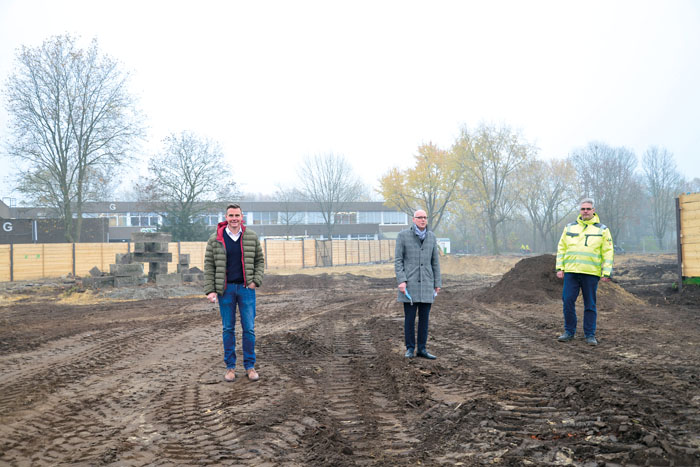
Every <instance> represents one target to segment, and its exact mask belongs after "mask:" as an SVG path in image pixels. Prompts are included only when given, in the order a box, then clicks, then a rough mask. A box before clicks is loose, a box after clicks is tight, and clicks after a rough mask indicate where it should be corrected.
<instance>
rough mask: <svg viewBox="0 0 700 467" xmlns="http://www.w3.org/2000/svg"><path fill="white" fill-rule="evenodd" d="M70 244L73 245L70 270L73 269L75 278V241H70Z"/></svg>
mask: <svg viewBox="0 0 700 467" xmlns="http://www.w3.org/2000/svg"><path fill="white" fill-rule="evenodd" d="M72 246H73V248H72V250H73V255H72V256H73V268H72V271H73V278H75V242H73V243H72Z"/></svg>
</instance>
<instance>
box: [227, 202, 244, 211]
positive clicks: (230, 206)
mask: <svg viewBox="0 0 700 467" xmlns="http://www.w3.org/2000/svg"><path fill="white" fill-rule="evenodd" d="M229 209H241V205H240V204H238V203H231V204H229V205H228V206H226V211H224V212H228V210H229ZM241 212H243V209H241Z"/></svg>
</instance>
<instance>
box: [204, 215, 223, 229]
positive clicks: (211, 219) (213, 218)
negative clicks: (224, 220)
mask: <svg viewBox="0 0 700 467" xmlns="http://www.w3.org/2000/svg"><path fill="white" fill-rule="evenodd" d="M220 218H221V217H220V215H219V214H205V215H204V223H205V224H206V225H208V226H209V227H215V226H216V225H218V224H219V222H220V220H219V219H220Z"/></svg>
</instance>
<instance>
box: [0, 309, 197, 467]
mask: <svg viewBox="0 0 700 467" xmlns="http://www.w3.org/2000/svg"><path fill="white" fill-rule="evenodd" d="M204 321H206V322H208V321H209V319H208V318H205V317H202V318H199V317H194V319H192V317H189V319H185V318H182V319H180V318H176V319H173V320H171V321H169V322H168V323H160V322H159V323H155V324H154V325H152V326H153V327H145V328H143V327H142V328H139V329H138V330H136V331H134V330H126V329H125V330H122V331H120V332H117V333H116V335H114V330H111V331H109V334H110V335H113V337H111V338H108V339H103V340H102V341H100V337H101V336H102V335H103V334H104V333H93V334H92V335H91V336H88V337H87V338H86V337H85V336H83V337H81V338H80V339H79V342H78V343H77V344H75V345H69V346H67V347H69V350H68V351H67V353H63V350H64V347H63V346H61V345H60V342H59V346H58V347H51V348H52V349H53V350H54V351H56V352H59V358H58V359H57V360H60V361H63V360H66V363H64V364H62V365H56V366H57V367H58V368H60V370H61V372H60V373H58V376H60V377H57V378H55V379H53V380H51V381H49V383H51V384H49V385H48V386H47V387H44V386H40V387H39V389H38V390H35V391H29V393H30V394H31V396H29V397H31V401H30V402H31V404H32V410H31V411H32V412H33V413H35V415H33V416H32V417H31V418H24V419H22V420H20V421H13V420H12V417H3V419H2V422H3V423H2V426H1V427H0V434H1V437H2V439H3V442H2V444H1V445H0V461H3V460H4V461H8V462H17V461H18V460H20V459H32V464H35V465H46V464H55V463H63V462H76V463H88V464H95V463H108V462H112V461H114V460H116V458H117V456H118V454H119V452H121V451H122V450H124V449H127V448H128V446H129V445H130V444H131V441H130V440H129V439H128V437H127V436H125V435H124V432H125V430H126V429H131V428H130V427H132V426H134V425H141V424H142V423H139V421H140V420H139V419H140V418H142V415H143V413H144V412H147V411H148V402H149V400H150V399H151V398H152V397H153V396H154V394H155V393H156V391H157V389H156V388H157V387H158V384H159V383H161V382H162V381H163V380H164V379H167V374H168V373H169V372H170V371H172V369H173V363H172V361H169V360H168V358H171V359H172V355H171V354H172V348H171V346H173V345H176V346H177V345H182V348H187V349H190V348H197V346H199V345H201V343H202V342H201V340H202V339H201V337H197V335H196V333H195V335H194V336H190V335H189V334H190V330H191V328H194V329H195V331H196V329H197V327H198V326H200V323H201V322H204ZM164 331H166V332H169V333H170V335H169V339H168V340H167V342H166V341H164V340H163V339H162V335H161V334H159V333H162V332H164ZM96 341H97V342H99V345H98V344H97V342H96ZM95 347H102V349H97V350H95ZM76 349H77V350H76ZM40 354H41V355H43V354H44V352H43V351H42V352H40ZM95 355H97V356H95ZM179 359H180V360H182V356H180V357H179ZM37 360H40V359H32V360H31V363H32V364H34V365H36V366H39V368H43V367H44V366H48V367H49V368H53V367H52V366H51V363H52V362H51V359H50V358H48V359H44V360H48V362H46V361H37ZM185 360H186V358H185ZM71 362H72V363H71ZM30 370H31V371H30V373H35V372H36V371H37V370H36V367H33V368H31V369H30ZM149 375H154V376H155V377H154V378H153V379H148V376H149ZM158 375H161V376H160V378H159V377H158ZM14 376H17V375H14ZM144 376H146V379H142V378H143V377H144ZM27 379H28V377H26V376H25V377H24V378H18V379H17V380H11V381H12V384H11V385H6V386H5V387H14V386H16V385H17V384H25V385H26V386H25V389H26V388H28V387H32V385H31V384H30V383H29V382H28V381H27ZM159 379H160V381H159ZM17 381H19V383H18V382H17ZM135 381H136V382H137V383H135ZM139 381H140V382H139ZM47 384H48V383H47ZM166 384H167V383H166ZM47 388H48V389H47ZM12 394H13V395H14V394H16V391H13V392H12ZM8 400H10V403H12V404H14V406H13V407H14V410H15V413H17V412H16V411H17V403H18V402H19V403H22V400H18V399H17V398H16V397H15V398H14V399H12V398H11V399H8ZM125 410H128V412H129V413H131V412H133V411H134V410H136V411H137V415H132V416H131V417H127V418H125V417H124V415H123V414H124V412H125ZM20 413H21V412H20ZM127 431H128V430H127Z"/></svg>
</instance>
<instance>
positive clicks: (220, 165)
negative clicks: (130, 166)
mask: <svg viewBox="0 0 700 467" xmlns="http://www.w3.org/2000/svg"><path fill="white" fill-rule="evenodd" d="M148 171H149V176H148V178H146V180H145V182H144V183H143V184H141V185H140V188H139V191H140V192H141V193H142V194H144V195H145V197H146V199H149V200H151V201H155V202H157V205H158V206H159V209H160V211H161V213H162V215H163V218H164V220H163V221H164V225H163V230H164V231H168V232H171V233H172V234H173V240H205V239H206V236H207V229H206V224H205V223H204V221H203V220H202V219H201V216H202V214H204V213H206V212H207V211H208V210H211V209H212V208H214V207H216V206H217V202H219V200H222V199H223V200H231V199H233V198H235V197H236V196H237V190H236V183H235V182H234V181H233V176H232V175H231V170H230V168H229V166H228V165H227V164H226V162H225V161H224V155H223V152H222V150H221V148H220V146H219V144H218V143H216V142H214V141H211V140H209V139H206V138H200V137H198V136H196V135H194V134H192V133H190V132H186V131H183V132H181V133H179V134H171V135H169V136H167V137H166V138H165V139H164V140H163V150H162V151H161V152H160V153H159V154H157V155H155V156H153V157H151V158H150V159H149V162H148Z"/></svg>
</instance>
